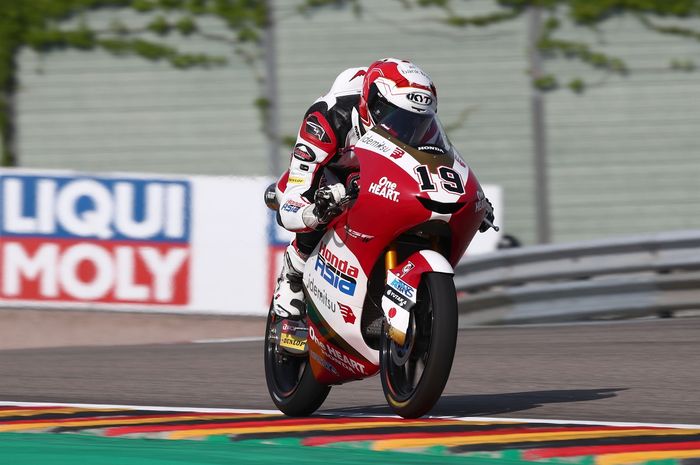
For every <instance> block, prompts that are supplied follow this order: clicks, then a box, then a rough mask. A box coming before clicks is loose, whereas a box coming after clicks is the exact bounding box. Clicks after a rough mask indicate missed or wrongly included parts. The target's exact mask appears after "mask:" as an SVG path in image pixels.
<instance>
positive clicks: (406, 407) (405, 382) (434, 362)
mask: <svg viewBox="0 0 700 465" xmlns="http://www.w3.org/2000/svg"><path fill="white" fill-rule="evenodd" d="M457 316H458V314H457V295H456V292H455V286H454V281H453V279H452V276H451V275H448V274H443V273H426V274H424V275H423V277H422V279H421V284H420V286H419V288H418V298H417V303H416V305H415V306H414V307H413V308H412V309H411V320H410V323H409V329H408V331H407V334H406V342H405V343H404V345H403V346H398V344H396V342H394V341H393V340H392V339H391V338H390V337H389V336H388V334H387V331H382V338H381V346H380V353H379V357H380V370H381V379H382V388H383V390H384V397H386V400H387V402H388V403H389V406H390V407H391V409H392V410H393V411H394V412H396V413H397V414H398V415H400V416H402V417H403V418H418V417H420V416H423V415H424V414H425V413H427V412H428V411H429V410H430V409H431V408H433V406H434V405H435V403H436V402H437V401H438V399H439V398H440V396H441V395H442V391H443V390H444V389H445V385H446V384H447V379H448V378H449V376H450V370H451V369H452V360H453V359H454V353H455V346H456V344H457Z"/></svg>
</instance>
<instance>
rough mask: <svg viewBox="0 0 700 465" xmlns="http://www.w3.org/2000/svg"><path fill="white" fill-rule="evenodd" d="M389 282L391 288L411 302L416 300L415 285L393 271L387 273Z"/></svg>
mask: <svg viewBox="0 0 700 465" xmlns="http://www.w3.org/2000/svg"><path fill="white" fill-rule="evenodd" d="M387 284H388V285H389V287H390V288H391V289H393V290H394V291H396V292H397V293H398V294H399V295H401V296H403V297H405V298H406V299H408V300H410V301H411V302H413V303H415V302H416V294H417V290H416V288H415V287H413V286H411V285H410V284H408V283H407V282H406V281H404V280H402V279H401V278H399V277H398V276H396V275H395V274H394V273H392V272H391V271H390V272H389V273H388V274H387Z"/></svg>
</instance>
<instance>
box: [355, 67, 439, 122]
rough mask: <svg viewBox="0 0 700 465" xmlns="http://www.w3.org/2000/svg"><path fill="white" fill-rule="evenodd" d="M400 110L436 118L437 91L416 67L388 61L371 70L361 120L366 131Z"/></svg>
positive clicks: (367, 73) (362, 97)
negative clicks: (389, 114)
mask: <svg viewBox="0 0 700 465" xmlns="http://www.w3.org/2000/svg"><path fill="white" fill-rule="evenodd" d="M396 109H402V110H406V111H408V112H410V113H414V114H417V115H425V116H429V115H434V114H435V113H437V90H436V89H435V85H434V84H433V81H432V79H430V76H428V74H427V73H426V72H425V71H423V70H422V69H420V68H419V67H418V66H416V65H415V64H413V63H411V62H410V61H406V60H399V59H396V58H384V59H382V60H379V61H375V62H374V63H372V64H371V65H370V67H369V68H367V72H366V74H365V76H364V81H363V83H362V94H361V96H360V105H359V109H358V111H359V114H360V120H361V121H362V125H363V126H364V128H365V130H369V129H371V128H372V127H374V126H375V125H377V124H379V122H380V121H381V120H382V119H383V118H384V117H385V116H386V115H387V114H388V113H391V112H393V111H395V110H396Z"/></svg>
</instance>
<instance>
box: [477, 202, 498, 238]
mask: <svg viewBox="0 0 700 465" xmlns="http://www.w3.org/2000/svg"><path fill="white" fill-rule="evenodd" d="M484 200H486V202H487V203H488V204H489V206H488V207H486V214H485V215H484V221H482V222H481V225H480V226H479V232H482V233H483V232H486V231H488V230H489V229H490V228H491V227H493V221H494V220H495V219H496V217H495V216H494V215H493V205H492V204H491V201H490V200H489V199H487V198H484Z"/></svg>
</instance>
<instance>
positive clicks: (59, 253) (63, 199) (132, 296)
mask: <svg viewBox="0 0 700 465" xmlns="http://www.w3.org/2000/svg"><path fill="white" fill-rule="evenodd" d="M0 196H1V197H0V199H2V201H1V202H0V263H1V266H0V270H1V271H0V297H1V298H2V299H7V300H27V301H55V302H61V301H62V302H70V301H92V302H104V303H131V304H143V305H153V304H157V305H173V306H184V305H187V304H188V303H189V301H190V290H189V274H190V256H191V244H190V229H191V225H190V218H191V208H192V207H191V186H190V183H189V182H188V181H186V180H165V179H158V178H152V179H149V178H137V179H133V178H132V179H129V178H111V177H75V176H47V175H21V174H16V175H12V174H3V175H2V176H1V177H0Z"/></svg>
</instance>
